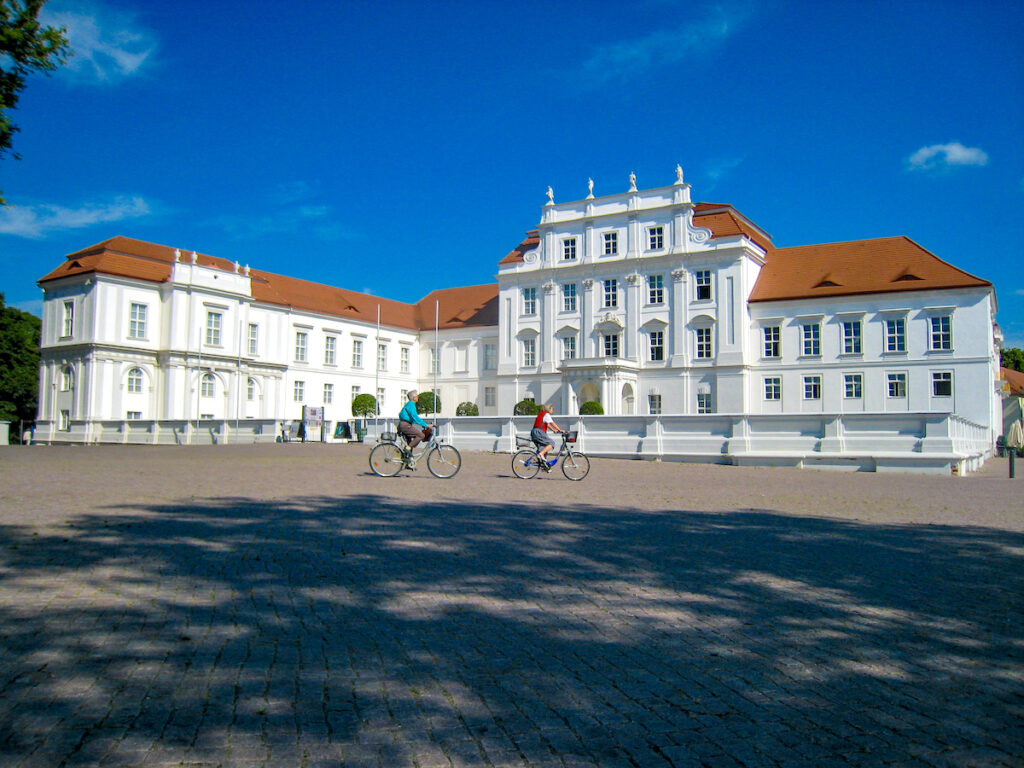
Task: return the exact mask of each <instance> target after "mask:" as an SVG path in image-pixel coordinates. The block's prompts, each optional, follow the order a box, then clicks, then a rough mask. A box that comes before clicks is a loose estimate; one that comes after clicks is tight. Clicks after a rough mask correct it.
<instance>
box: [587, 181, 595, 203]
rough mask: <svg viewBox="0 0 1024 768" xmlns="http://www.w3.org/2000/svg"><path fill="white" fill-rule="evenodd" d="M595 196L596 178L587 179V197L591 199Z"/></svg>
mask: <svg viewBox="0 0 1024 768" xmlns="http://www.w3.org/2000/svg"><path fill="white" fill-rule="evenodd" d="M593 196H594V180H593V179H587V199H588V200H589V199H590V198H592V197H593Z"/></svg>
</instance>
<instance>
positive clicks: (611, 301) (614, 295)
mask: <svg viewBox="0 0 1024 768" xmlns="http://www.w3.org/2000/svg"><path fill="white" fill-rule="evenodd" d="M617 306H619V281H618V280H615V279H612V280H605V281H604V307H605V309H611V308H612V307H617Z"/></svg>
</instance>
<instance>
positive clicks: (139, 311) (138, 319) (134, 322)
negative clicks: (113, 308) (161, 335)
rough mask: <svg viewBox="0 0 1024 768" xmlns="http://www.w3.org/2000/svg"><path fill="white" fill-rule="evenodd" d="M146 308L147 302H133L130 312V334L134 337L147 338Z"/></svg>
mask: <svg viewBox="0 0 1024 768" xmlns="http://www.w3.org/2000/svg"><path fill="white" fill-rule="evenodd" d="M146 310H147V307H146V305H145V304H136V303H134V302H132V305H131V308H130V309H129V312H128V335H129V336H130V337H131V338H133V339H144V338H146Z"/></svg>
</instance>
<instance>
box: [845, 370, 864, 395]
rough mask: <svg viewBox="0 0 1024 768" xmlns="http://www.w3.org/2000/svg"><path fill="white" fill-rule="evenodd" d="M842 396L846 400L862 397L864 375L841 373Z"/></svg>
mask: <svg viewBox="0 0 1024 768" xmlns="http://www.w3.org/2000/svg"><path fill="white" fill-rule="evenodd" d="M843 397H845V398H846V399H847V400H858V399H860V398H862V397H864V377H863V376H862V375H861V374H859V373H844V374H843Z"/></svg>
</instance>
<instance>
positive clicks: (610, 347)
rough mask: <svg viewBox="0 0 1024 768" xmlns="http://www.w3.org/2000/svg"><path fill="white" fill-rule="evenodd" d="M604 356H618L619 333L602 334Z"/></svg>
mask: <svg viewBox="0 0 1024 768" xmlns="http://www.w3.org/2000/svg"><path fill="white" fill-rule="evenodd" d="M604 356H605V357H618V356H619V334H617V333H606V334H604Z"/></svg>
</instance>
